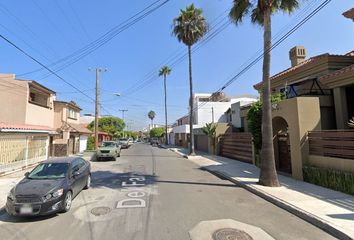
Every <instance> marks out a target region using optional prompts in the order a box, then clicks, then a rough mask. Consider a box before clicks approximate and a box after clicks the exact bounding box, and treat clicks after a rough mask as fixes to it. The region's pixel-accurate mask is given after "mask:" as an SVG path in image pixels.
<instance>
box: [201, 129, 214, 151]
mask: <svg viewBox="0 0 354 240" xmlns="http://www.w3.org/2000/svg"><path fill="white" fill-rule="evenodd" d="M216 127H217V125H216V124H215V123H207V124H205V126H204V127H202V131H203V133H204V134H205V135H207V136H208V138H209V140H210V142H211V147H212V149H213V154H215V138H216Z"/></svg>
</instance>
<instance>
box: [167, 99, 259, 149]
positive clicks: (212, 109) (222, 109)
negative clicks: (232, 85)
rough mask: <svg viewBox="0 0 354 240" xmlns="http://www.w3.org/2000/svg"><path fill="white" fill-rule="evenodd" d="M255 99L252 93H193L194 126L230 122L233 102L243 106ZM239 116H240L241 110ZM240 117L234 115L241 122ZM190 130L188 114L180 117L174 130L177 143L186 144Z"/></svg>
mask: <svg viewBox="0 0 354 240" xmlns="http://www.w3.org/2000/svg"><path fill="white" fill-rule="evenodd" d="M255 101H257V97H255V96H250V95H242V96H234V97H228V96H226V95H225V94H224V93H214V94H212V93H195V94H193V105H194V107H193V123H194V124H193V128H201V127H204V126H205V124H206V123H211V122H215V123H228V122H229V119H228V114H227V111H228V109H230V108H231V105H232V104H236V103H238V105H239V106H243V105H246V104H249V103H251V102H255ZM235 106H236V105H235ZM235 114H236V111H235ZM238 118H240V115H239V110H238ZM238 118H237V115H235V116H234V119H235V121H236V122H241V119H238ZM189 132H190V130H189V118H188V116H184V117H182V118H180V119H178V120H177V123H176V124H175V126H174V127H173V130H172V133H173V134H175V137H174V140H175V144H177V145H181V146H186V144H187V142H188V141H189V139H188V137H189V135H188V134H189Z"/></svg>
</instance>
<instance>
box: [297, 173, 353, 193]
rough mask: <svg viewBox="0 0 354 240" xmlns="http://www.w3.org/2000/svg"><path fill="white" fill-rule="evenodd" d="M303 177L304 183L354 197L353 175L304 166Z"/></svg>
mask: <svg viewBox="0 0 354 240" xmlns="http://www.w3.org/2000/svg"><path fill="white" fill-rule="evenodd" d="M303 177H304V181H305V182H309V183H313V184H316V185H319V186H322V187H326V188H330V189H333V190H336V191H340V192H344V193H348V194H351V195H354V173H351V172H344V171H339V170H334V169H326V168H318V167H313V166H304V167H303Z"/></svg>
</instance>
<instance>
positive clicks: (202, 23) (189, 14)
mask: <svg viewBox="0 0 354 240" xmlns="http://www.w3.org/2000/svg"><path fill="white" fill-rule="evenodd" d="M173 26H174V27H173V34H174V35H175V36H176V37H177V39H178V41H179V42H183V43H184V44H185V45H186V46H187V47H188V60H189V131H190V141H189V154H190V155H195V152H194V135H193V81H192V46H193V45H194V44H195V43H196V42H198V41H199V40H200V39H201V38H202V37H203V36H204V35H205V34H206V32H207V31H208V24H207V22H206V20H205V18H204V17H203V15H202V9H200V8H195V7H194V5H193V4H191V5H189V6H187V7H186V9H185V10H183V9H181V10H180V15H179V16H178V17H176V18H175V19H174V20H173Z"/></svg>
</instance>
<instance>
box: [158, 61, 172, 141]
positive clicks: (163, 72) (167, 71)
mask: <svg viewBox="0 0 354 240" xmlns="http://www.w3.org/2000/svg"><path fill="white" fill-rule="evenodd" d="M170 73H171V69H170V68H169V67H168V66H163V67H162V68H161V69H160V71H159V76H163V87H164V91H165V136H166V137H165V143H166V145H167V144H168V138H167V93H166V76H167V75H170Z"/></svg>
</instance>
